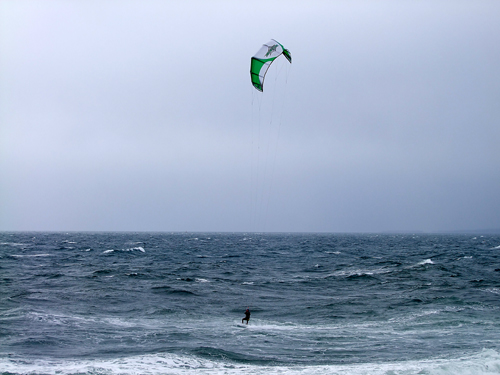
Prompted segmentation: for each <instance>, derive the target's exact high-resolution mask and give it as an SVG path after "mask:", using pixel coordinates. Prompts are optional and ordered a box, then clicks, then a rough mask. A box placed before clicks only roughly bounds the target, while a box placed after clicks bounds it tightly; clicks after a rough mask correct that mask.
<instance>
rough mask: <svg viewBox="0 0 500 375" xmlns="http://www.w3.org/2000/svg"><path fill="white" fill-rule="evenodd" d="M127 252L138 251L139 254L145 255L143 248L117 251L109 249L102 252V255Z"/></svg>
mask: <svg viewBox="0 0 500 375" xmlns="http://www.w3.org/2000/svg"><path fill="white" fill-rule="evenodd" d="M127 251H140V252H141V253H145V252H146V250H144V248H143V247H142V246H137V247H131V248H129V249H119V250H116V249H109V250H105V251H103V252H102V253H103V254H109V253H114V252H127Z"/></svg>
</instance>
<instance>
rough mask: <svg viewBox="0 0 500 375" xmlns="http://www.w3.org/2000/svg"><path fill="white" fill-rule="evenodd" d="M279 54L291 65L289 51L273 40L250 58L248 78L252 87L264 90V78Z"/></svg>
mask: <svg viewBox="0 0 500 375" xmlns="http://www.w3.org/2000/svg"><path fill="white" fill-rule="evenodd" d="M281 54H283V56H285V57H286V59H287V60H288V62H289V63H290V64H291V63H292V55H291V54H290V51H289V50H287V49H285V48H284V47H283V45H282V44H280V43H279V42H277V41H276V40H274V39H271V40H270V41H269V42H267V43H266V44H264V45H263V46H262V47H261V48H260V49H259V50H258V51H257V53H256V54H255V55H254V56H253V57H252V60H251V63H250V78H251V79H252V84H253V86H254V87H255V88H256V89H257V90H259V91H263V90H264V77H265V76H266V73H267V69H269V66H270V65H271V64H272V62H273V61H274V60H276V59H277V58H278V57H279V56H280V55H281Z"/></svg>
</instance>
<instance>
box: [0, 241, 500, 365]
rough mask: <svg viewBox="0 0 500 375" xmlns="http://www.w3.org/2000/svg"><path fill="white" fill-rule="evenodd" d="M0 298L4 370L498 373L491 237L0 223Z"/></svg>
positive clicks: (497, 258)
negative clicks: (90, 229)
mask: <svg viewBox="0 0 500 375" xmlns="http://www.w3.org/2000/svg"><path fill="white" fill-rule="evenodd" d="M0 296H1V302H0V373H3V374H188V373H206V374H219V373H220V374H243V373H254V374H255V373H257V374H258V373H261V374H273V373H276V374H282V373H291V374H323V373H328V374H499V373H500V236H480V235H478V236H473V235H336V234H256V233H247V234H224V233H223V234H219V233H210V234H207V233H197V234H193V233H185V234H180V233H173V234H167V233H0ZM247 307H249V308H250V310H251V313H252V315H251V319H250V322H249V324H248V325H246V324H241V319H242V318H243V316H244V314H243V313H244V310H245V309H246V308H247Z"/></svg>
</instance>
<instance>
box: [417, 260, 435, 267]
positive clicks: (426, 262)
mask: <svg viewBox="0 0 500 375" xmlns="http://www.w3.org/2000/svg"><path fill="white" fill-rule="evenodd" d="M424 264H434V262H433V261H432V259H426V260H423V261H421V262H420V263H418V265H419V266H423V265H424Z"/></svg>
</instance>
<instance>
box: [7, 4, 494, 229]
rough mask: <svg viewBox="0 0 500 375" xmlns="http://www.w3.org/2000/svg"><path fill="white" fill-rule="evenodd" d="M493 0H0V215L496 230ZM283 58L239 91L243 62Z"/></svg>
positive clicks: (26, 222)
mask: <svg viewBox="0 0 500 375" xmlns="http://www.w3.org/2000/svg"><path fill="white" fill-rule="evenodd" d="M499 19H500V2H499V1H496V0H492V1H483V0H477V1H439V0H437V1H436V0H432V1H431V0H429V1H401V0H397V1H396V0H394V1H356V0H354V1H314V0H310V1H307V2H305V1H293V0H287V1H274V0H266V1H229V0H227V1H189V0H186V1H148V0H145V1H126V0H120V1H112V0H109V1H92V0H91V1H84V0H81V1H78V0H76V1H62V0H61V1H52V0H46V1H24V0H15V1H14V0H12V1H9V0H0V147H1V148H0V179H1V180H0V181H1V182H0V230H111V231H113V230H132V231H135V230H137V231H148V230H150V231H261V230H265V231H320V232H378V231H393V230H394V231H404V230H410V231H414V230H422V231H442V230H463V229H487V228H500V22H499ZM271 38H275V39H276V40H278V41H279V42H281V43H282V44H283V45H284V46H285V47H286V48H288V49H289V50H290V51H291V53H292V58H293V64H292V65H291V66H290V65H288V63H287V62H286V60H285V59H284V58H283V57H281V58H280V60H277V61H276V62H275V64H273V66H272V68H271V69H270V70H269V72H268V75H267V77H266V82H265V86H264V94H263V95H262V94H260V93H258V92H257V91H256V90H255V89H253V88H252V86H251V84H250V77H249V66H250V57H251V56H252V55H253V54H254V53H255V52H257V50H258V49H259V48H260V46H261V45H262V44H263V43H265V42H267V41H268V40H269V39H271Z"/></svg>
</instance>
